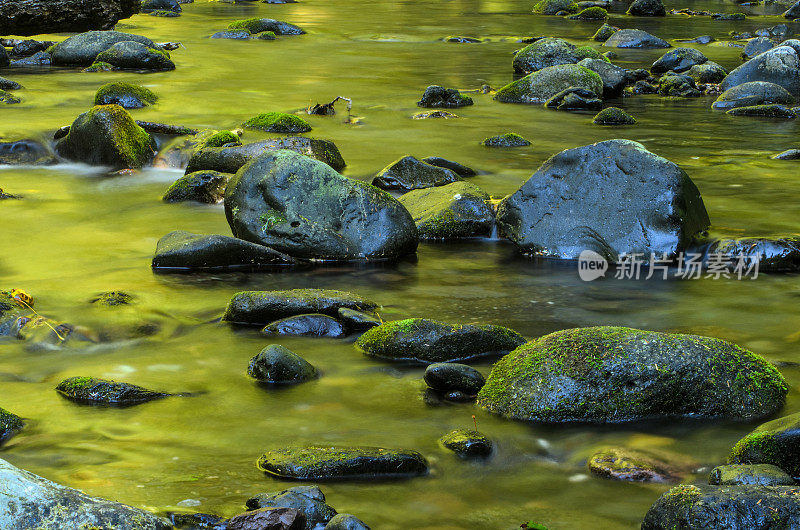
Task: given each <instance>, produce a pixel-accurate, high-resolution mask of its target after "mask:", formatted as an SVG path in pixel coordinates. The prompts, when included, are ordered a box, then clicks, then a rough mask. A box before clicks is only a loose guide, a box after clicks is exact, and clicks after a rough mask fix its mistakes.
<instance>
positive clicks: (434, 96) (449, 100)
mask: <svg viewBox="0 0 800 530" xmlns="http://www.w3.org/2000/svg"><path fill="white" fill-rule="evenodd" d="M472 104H473V101H472V98H471V97H468V96H464V95H462V94H461V93H460V92H459V91H458V90H456V89H455V88H444V87H442V86H439V85H431V86H429V87H428V88H426V89H425V92H424V93H423V94H422V99H420V100H419V101H417V106H419V107H426V108H434V109H435V108H443V109H457V108H459V107H466V106H469V105H472Z"/></svg>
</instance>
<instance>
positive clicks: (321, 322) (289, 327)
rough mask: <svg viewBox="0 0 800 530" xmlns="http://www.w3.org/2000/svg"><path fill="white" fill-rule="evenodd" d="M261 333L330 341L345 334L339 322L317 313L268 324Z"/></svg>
mask: <svg viewBox="0 0 800 530" xmlns="http://www.w3.org/2000/svg"><path fill="white" fill-rule="evenodd" d="M261 333H263V334H264V335H279V336H292V337H327V338H331V339H338V338H340V337H344V336H345V335H346V334H347V333H346V332H345V329H344V326H343V325H342V323H341V322H339V321H338V320H336V319H335V318H333V317H329V316H328V315H320V314H317V313H309V314H307V315H294V316H291V317H286V318H282V319H280V320H276V321H275V322H270V323H269V324H267V325H266V326H264V328H263V329H262V330H261Z"/></svg>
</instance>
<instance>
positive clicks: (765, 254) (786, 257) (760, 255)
mask: <svg viewBox="0 0 800 530" xmlns="http://www.w3.org/2000/svg"><path fill="white" fill-rule="evenodd" d="M715 257H716V260H717V267H720V266H721V265H724V266H725V268H726V269H727V270H728V271H730V272H731V273H732V274H735V272H734V269H735V267H736V265H737V261H738V260H739V259H741V260H742V261H743V263H746V264H752V263H755V262H757V263H758V270H759V271H763V272H791V271H798V270H800V238H798V237H748V238H739V239H720V240H717V241H713V242H712V243H710V244H709V245H708V246H707V247H705V248H704V253H703V263H704V264H705V265H706V266H708V262H709V261H710V260H712V259H715ZM720 257H722V258H724V259H728V260H729V261H730V263H726V262H725V261H723V262H722V263H720V260H719V258H720Z"/></svg>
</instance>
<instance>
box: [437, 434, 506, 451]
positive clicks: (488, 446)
mask: <svg viewBox="0 0 800 530" xmlns="http://www.w3.org/2000/svg"><path fill="white" fill-rule="evenodd" d="M439 443H441V444H442V445H443V446H444V447H446V448H447V449H450V450H451V451H453V452H454V453H455V454H457V455H458V456H460V457H461V458H485V457H487V456H489V455H491V454H492V450H493V449H494V444H493V443H492V440H491V439H489V437H488V436H486V435H485V434H483V433H481V432H478V431H470V430H468V429H456V430H454V431H450V432H449V433H447V434H445V435H444V436H442V437H441V438H439Z"/></svg>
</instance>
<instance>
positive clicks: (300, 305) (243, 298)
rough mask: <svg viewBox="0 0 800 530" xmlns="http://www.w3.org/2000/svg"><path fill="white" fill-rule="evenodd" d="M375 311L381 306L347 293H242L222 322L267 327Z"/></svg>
mask: <svg viewBox="0 0 800 530" xmlns="http://www.w3.org/2000/svg"><path fill="white" fill-rule="evenodd" d="M343 307H346V308H348V309H354V310H356V311H373V310H374V309H376V308H377V307H378V304H376V303H375V302H373V301H372V300H369V299H367V298H364V297H361V296H358V295H357V294H354V293H348V292H345V291H334V290H330V289H293V290H290V291H242V292H239V293H236V294H234V295H233V297H232V298H231V300H230V302H228V307H227V308H225V314H224V315H223V316H222V320H223V321H225V322H231V323H233V324H241V325H249V326H258V325H260V326H264V325H266V324H268V323H269V322H273V321H275V320H279V319H282V318H286V317H290V316H294V315H302V314H307V313H321V314H323V315H328V316H332V317H335V316H336V315H337V314H338V311H339V309H341V308H343Z"/></svg>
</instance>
